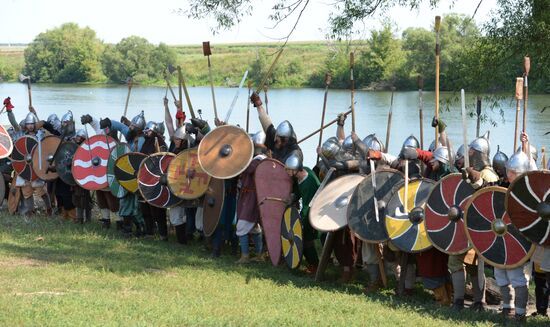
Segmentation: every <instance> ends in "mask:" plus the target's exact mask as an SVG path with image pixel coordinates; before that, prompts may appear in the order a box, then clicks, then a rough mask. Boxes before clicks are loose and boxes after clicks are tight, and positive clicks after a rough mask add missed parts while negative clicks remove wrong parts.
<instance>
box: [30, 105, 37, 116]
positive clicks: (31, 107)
mask: <svg viewBox="0 0 550 327" xmlns="http://www.w3.org/2000/svg"><path fill="white" fill-rule="evenodd" d="M29 111H30V112H32V113H33V114H35V115H36V110H34V107H33V106H29Z"/></svg>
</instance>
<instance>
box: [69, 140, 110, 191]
mask: <svg viewBox="0 0 550 327" xmlns="http://www.w3.org/2000/svg"><path fill="white" fill-rule="evenodd" d="M116 145H117V143H116V141H115V140H114V139H113V138H112V137H110V136H107V135H94V136H92V137H90V138H88V139H86V140H85V141H84V142H82V144H80V146H79V147H78V149H76V152H75V154H74V158H73V166H72V172H73V176H74V180H75V181H76V183H77V184H78V185H80V186H81V187H82V188H83V189H86V190H89V191H97V190H107V189H108V188H109V183H108V182H107V161H108V160H109V155H110V154H111V150H112V149H114V148H115V147H116Z"/></svg>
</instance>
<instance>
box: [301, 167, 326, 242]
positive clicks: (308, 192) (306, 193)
mask: <svg viewBox="0 0 550 327" xmlns="http://www.w3.org/2000/svg"><path fill="white" fill-rule="evenodd" d="M304 170H305V171H307V177H306V178H305V179H304V180H303V181H301V182H298V192H299V193H298V196H299V197H300V198H301V199H302V210H301V211H300V215H301V216H302V225H303V226H304V230H303V237H304V241H311V240H314V239H315V238H317V231H316V230H315V229H313V227H311V225H310V224H309V204H310V202H311V200H312V199H313V196H314V195H315V193H316V192H317V189H319V186H320V185H321V182H319V179H318V178H317V175H315V173H314V172H313V171H312V170H311V169H309V168H307V167H304Z"/></svg>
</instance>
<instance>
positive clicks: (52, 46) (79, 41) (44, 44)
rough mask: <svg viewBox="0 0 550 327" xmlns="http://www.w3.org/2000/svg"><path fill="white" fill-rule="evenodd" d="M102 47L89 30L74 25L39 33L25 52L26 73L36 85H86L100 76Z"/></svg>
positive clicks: (93, 33) (69, 24) (68, 24)
mask: <svg viewBox="0 0 550 327" xmlns="http://www.w3.org/2000/svg"><path fill="white" fill-rule="evenodd" d="M102 49H103V45H102V43H101V41H100V40H99V39H98V38H97V37H96V34H95V32H94V31H93V30H92V29H90V28H89V27H85V28H80V27H79V26H78V25H77V24H75V23H67V24H63V25H61V26H60V27H58V28H54V29H52V30H48V31H46V32H44V33H40V34H39V35H38V36H37V37H36V38H35V39H34V41H33V42H32V43H31V44H30V45H29V46H28V47H27V48H26V49H25V68H24V73H25V74H27V75H30V76H31V77H32V79H33V80H34V81H42V82H59V83H71V82H86V81H90V80H93V79H94V78H96V77H97V76H98V75H99V74H100V66H99V60H98V59H99V56H100V54H101V52H102Z"/></svg>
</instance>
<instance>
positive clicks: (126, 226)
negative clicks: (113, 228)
mask: <svg viewBox="0 0 550 327" xmlns="http://www.w3.org/2000/svg"><path fill="white" fill-rule="evenodd" d="M122 219H123V220H122V232H123V233H124V236H126V237H130V236H131V235H132V217H131V216H124V217H123V218H122ZM117 223H118V221H117Z"/></svg>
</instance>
